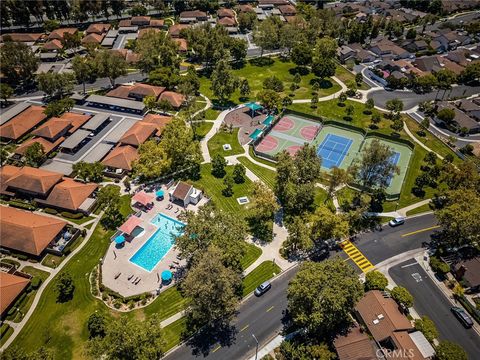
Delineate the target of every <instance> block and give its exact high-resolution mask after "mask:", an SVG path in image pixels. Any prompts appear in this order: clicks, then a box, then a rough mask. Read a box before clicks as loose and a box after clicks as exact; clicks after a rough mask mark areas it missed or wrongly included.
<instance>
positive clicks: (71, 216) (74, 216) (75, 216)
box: [60, 211, 83, 219]
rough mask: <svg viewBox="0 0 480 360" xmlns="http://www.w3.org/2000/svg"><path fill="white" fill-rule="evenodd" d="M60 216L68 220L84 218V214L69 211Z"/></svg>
mask: <svg viewBox="0 0 480 360" xmlns="http://www.w3.org/2000/svg"><path fill="white" fill-rule="evenodd" d="M60 215H62V216H63V217H64V218H67V219H81V218H82V217H83V214H82V213H70V212H68V211H62V212H61V213H60Z"/></svg>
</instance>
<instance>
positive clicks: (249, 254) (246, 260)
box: [240, 243, 262, 270]
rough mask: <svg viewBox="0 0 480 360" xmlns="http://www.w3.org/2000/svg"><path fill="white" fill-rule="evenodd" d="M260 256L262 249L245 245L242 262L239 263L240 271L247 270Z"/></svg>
mask: <svg viewBox="0 0 480 360" xmlns="http://www.w3.org/2000/svg"><path fill="white" fill-rule="evenodd" d="M260 255H262V249H260V248H259V247H258V246H255V245H254V244H249V243H247V244H246V252H245V255H243V258H242V261H241V262H240V264H241V265H242V269H243V270H245V269H247V268H248V267H249V266H250V265H252V264H253V263H254V262H255V260H257V259H258V258H259V257H260Z"/></svg>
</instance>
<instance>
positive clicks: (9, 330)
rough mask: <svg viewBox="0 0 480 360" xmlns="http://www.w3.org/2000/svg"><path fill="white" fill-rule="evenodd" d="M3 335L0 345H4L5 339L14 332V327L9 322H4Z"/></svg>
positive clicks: (0, 338)
mask: <svg viewBox="0 0 480 360" xmlns="http://www.w3.org/2000/svg"><path fill="white" fill-rule="evenodd" d="M0 333H1V335H2V336H1V337H0V346H3V344H4V343H5V341H7V340H8V338H9V337H10V336H11V335H12V334H13V329H12V327H11V326H9V325H8V324H2V326H1V332H0Z"/></svg>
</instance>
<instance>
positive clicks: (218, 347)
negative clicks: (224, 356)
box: [212, 345, 221, 353]
mask: <svg viewBox="0 0 480 360" xmlns="http://www.w3.org/2000/svg"><path fill="white" fill-rule="evenodd" d="M220 348H221V346H220V345H218V346H217V347H216V348H215V349H213V350H212V353H214V352H215V351H217V350H218V349H220Z"/></svg>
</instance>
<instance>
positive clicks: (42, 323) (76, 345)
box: [13, 196, 131, 359]
mask: <svg viewBox="0 0 480 360" xmlns="http://www.w3.org/2000/svg"><path fill="white" fill-rule="evenodd" d="M120 209H121V211H122V213H123V215H125V216H126V215H127V214H128V213H130V212H131V209H130V197H128V196H123V197H122V198H121V204H120ZM126 210H127V211H126ZM111 235H113V231H106V230H104V229H103V228H102V227H101V225H98V226H97V228H96V229H95V231H94V233H93V234H92V237H91V238H90V239H89V241H88V243H86V244H85V246H84V247H83V248H82V250H81V251H80V252H79V253H77V254H76V255H75V256H74V257H73V258H72V259H70V261H69V262H68V264H66V265H65V267H64V268H63V269H62V271H61V273H63V272H68V273H70V274H71V276H72V278H73V280H74V284H75V292H74V296H73V299H72V300H71V301H69V302H66V303H57V302H56V294H55V291H54V287H55V281H52V282H50V283H49V284H48V285H47V287H46V288H45V290H44V292H43V294H42V297H41V298H40V299H39V303H38V305H37V308H36V309H35V311H34V313H33V314H32V316H31V317H30V319H29V321H28V322H27V323H26V325H25V327H24V328H23V330H22V332H21V333H20V334H19V336H17V338H16V339H15V341H14V342H13V345H16V346H18V347H20V348H22V349H24V350H25V351H27V352H31V351H35V350H37V349H38V348H39V347H40V346H43V345H46V346H47V347H48V348H51V349H52V350H53V351H54V355H55V358H58V359H73V358H75V359H79V358H84V355H83V350H84V347H83V346H84V344H85V343H86V341H87V339H88V332H87V328H86V321H87V319H88V317H89V316H90V315H91V314H92V313H93V312H95V311H99V312H102V313H105V314H109V311H108V309H107V308H106V306H105V305H104V304H103V303H102V302H101V301H99V300H97V299H95V298H94V297H93V296H92V295H91V293H90V284H89V281H88V274H89V273H90V271H91V270H92V269H93V267H94V266H95V265H97V264H98V262H99V261H100V258H101V257H102V256H103V255H104V254H105V251H106V249H107V247H108V245H109V244H110V240H109V239H110V236H111Z"/></svg>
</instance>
